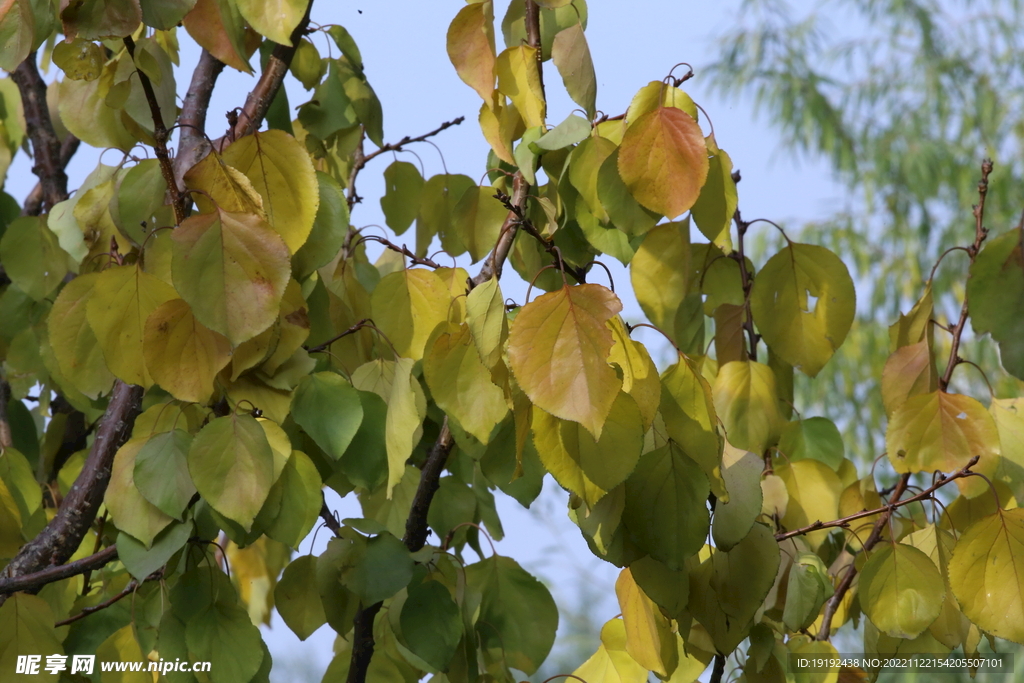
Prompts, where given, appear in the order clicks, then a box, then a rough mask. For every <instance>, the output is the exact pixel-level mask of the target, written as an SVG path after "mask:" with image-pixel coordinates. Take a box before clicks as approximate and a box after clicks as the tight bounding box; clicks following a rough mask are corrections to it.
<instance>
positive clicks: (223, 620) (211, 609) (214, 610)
mask: <svg viewBox="0 0 1024 683" xmlns="http://www.w3.org/2000/svg"><path fill="white" fill-rule="evenodd" d="M185 642H186V643H187V645H188V651H189V653H191V654H192V655H194V656H195V657H196V658H200V657H201V658H202V659H203V661H208V662H210V680H211V681H213V683H231V682H232V681H242V680H250V679H251V678H252V677H253V676H255V675H256V672H257V671H259V669H260V664H261V663H262V661H263V657H264V656H266V655H265V653H264V651H263V648H262V647H261V643H262V642H263V641H262V639H261V638H260V631H259V629H258V628H256V627H255V626H254V625H253V623H252V621H251V620H250V619H249V615H248V614H246V612H245V610H244V609H242V608H241V607H239V606H238V605H235V604H230V603H228V602H227V601H223V600H219V601H216V602H211V603H209V604H207V605H206V606H205V607H203V608H202V609H201V610H199V611H198V612H196V613H195V614H194V615H192V617H191V618H190V619H189V620H188V621H187V622H186V623H185ZM215 670H216V673H214V671H215Z"/></svg>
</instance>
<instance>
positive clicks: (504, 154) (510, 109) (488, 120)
mask: <svg viewBox="0 0 1024 683" xmlns="http://www.w3.org/2000/svg"><path fill="white" fill-rule="evenodd" d="M478 120H479V122H480V130H481V131H482V132H483V134H484V138H485V139H486V140H487V144H489V145H490V146H491V149H493V150H494V154H495V155H497V157H498V158H499V159H501V160H502V161H504V162H505V163H507V164H512V165H513V166H514V165H516V160H515V157H514V156H513V154H512V141H513V140H515V139H517V138H519V137H520V136H521V135H522V134H523V131H524V130H525V124H524V123H523V117H522V116H521V115H520V114H519V110H518V109H516V108H515V105H513V104H510V103H506V102H505V96H504V95H502V94H501V93H500V92H499V91H497V90H495V91H494V94H493V96H492V98H491V100H490V101H488V102H484V103H483V104H482V105H480V115H479V117H478Z"/></svg>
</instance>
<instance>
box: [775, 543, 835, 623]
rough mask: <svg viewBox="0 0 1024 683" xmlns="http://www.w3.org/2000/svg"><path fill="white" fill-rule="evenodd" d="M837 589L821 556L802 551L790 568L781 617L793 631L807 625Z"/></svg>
mask: <svg viewBox="0 0 1024 683" xmlns="http://www.w3.org/2000/svg"><path fill="white" fill-rule="evenodd" d="M834 592H835V591H834V589H833V588H832V582H831V580H830V579H829V576H828V569H827V568H826V567H825V563H824V562H822V561H821V558H820V557H818V556H817V555H815V554H814V553H801V554H800V556H799V557H797V558H796V560H795V561H794V562H793V564H792V566H791V567H790V568H789V580H788V582H787V584H786V606H785V609H784V610H783V615H782V621H783V622H784V623H785V624H786V626H787V627H788V628H789V629H790V630H792V631H799V630H801V629H806V628H808V627H809V626H810V625H811V624H813V623H814V621H815V620H816V619H817V618H818V612H819V611H820V610H821V607H822V605H824V604H825V601H826V600H828V599H829V598H830V597H832V594H833V593H834ZM773 640H774V639H773Z"/></svg>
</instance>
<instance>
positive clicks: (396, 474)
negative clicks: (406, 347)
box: [384, 358, 427, 498]
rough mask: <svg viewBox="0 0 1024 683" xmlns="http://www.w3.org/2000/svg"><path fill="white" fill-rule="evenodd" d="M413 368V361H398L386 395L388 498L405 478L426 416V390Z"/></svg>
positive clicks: (408, 359) (401, 359) (385, 430)
mask: <svg viewBox="0 0 1024 683" xmlns="http://www.w3.org/2000/svg"><path fill="white" fill-rule="evenodd" d="M412 366H413V361H412V359H410V358H399V359H398V360H397V361H395V362H394V365H393V370H392V371H393V373H394V375H393V376H392V378H391V386H390V387H389V390H388V394H387V403H388V414H387V420H386V422H385V425H384V434H385V439H384V440H385V443H386V445H387V452H388V488H387V495H388V498H390V497H391V494H392V492H393V491H394V488H395V486H397V485H398V483H399V482H400V481H401V480H402V476H403V475H404V474H405V462H406V460H408V459H409V456H410V455H412V449H413V448H415V447H416V444H417V443H418V442H419V439H420V435H421V434H422V427H421V425H422V424H423V418H424V417H425V416H426V413H427V406H426V400H425V399H424V397H423V389H422V388H421V387H420V383H419V380H418V379H416V378H415V377H414V376H413V374H412Z"/></svg>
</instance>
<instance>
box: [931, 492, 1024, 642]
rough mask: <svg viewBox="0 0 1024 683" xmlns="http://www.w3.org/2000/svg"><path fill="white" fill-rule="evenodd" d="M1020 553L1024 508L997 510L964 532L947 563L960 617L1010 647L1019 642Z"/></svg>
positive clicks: (1023, 637)
mask: <svg viewBox="0 0 1024 683" xmlns="http://www.w3.org/2000/svg"><path fill="white" fill-rule="evenodd" d="M1022 548H1024V508H1015V509H1013V510H1000V511H998V512H997V513H996V514H994V515H990V516H988V517H984V518H982V519H980V520H978V521H977V522H976V523H975V524H973V525H971V526H970V527H969V528H968V529H967V530H966V531H965V532H964V534H963V535H962V536H961V537H960V540H959V541H958V542H957V544H956V548H955V549H954V550H953V559H952V560H950V562H949V585H950V587H951V588H952V589H953V594H954V595H955V596H956V600H957V602H958V603H960V608H961V609H962V610H963V612H964V615H965V616H966V617H967V618H968V619H970V620H971V621H972V622H974V623H975V624H977V625H978V628H980V629H982V630H984V631H986V632H987V633H991V634H992V635H994V636H998V637H999V638H1006V639H1007V640H1012V641H1013V642H1015V643H1024V557H1022ZM965 649H966V647H965Z"/></svg>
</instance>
